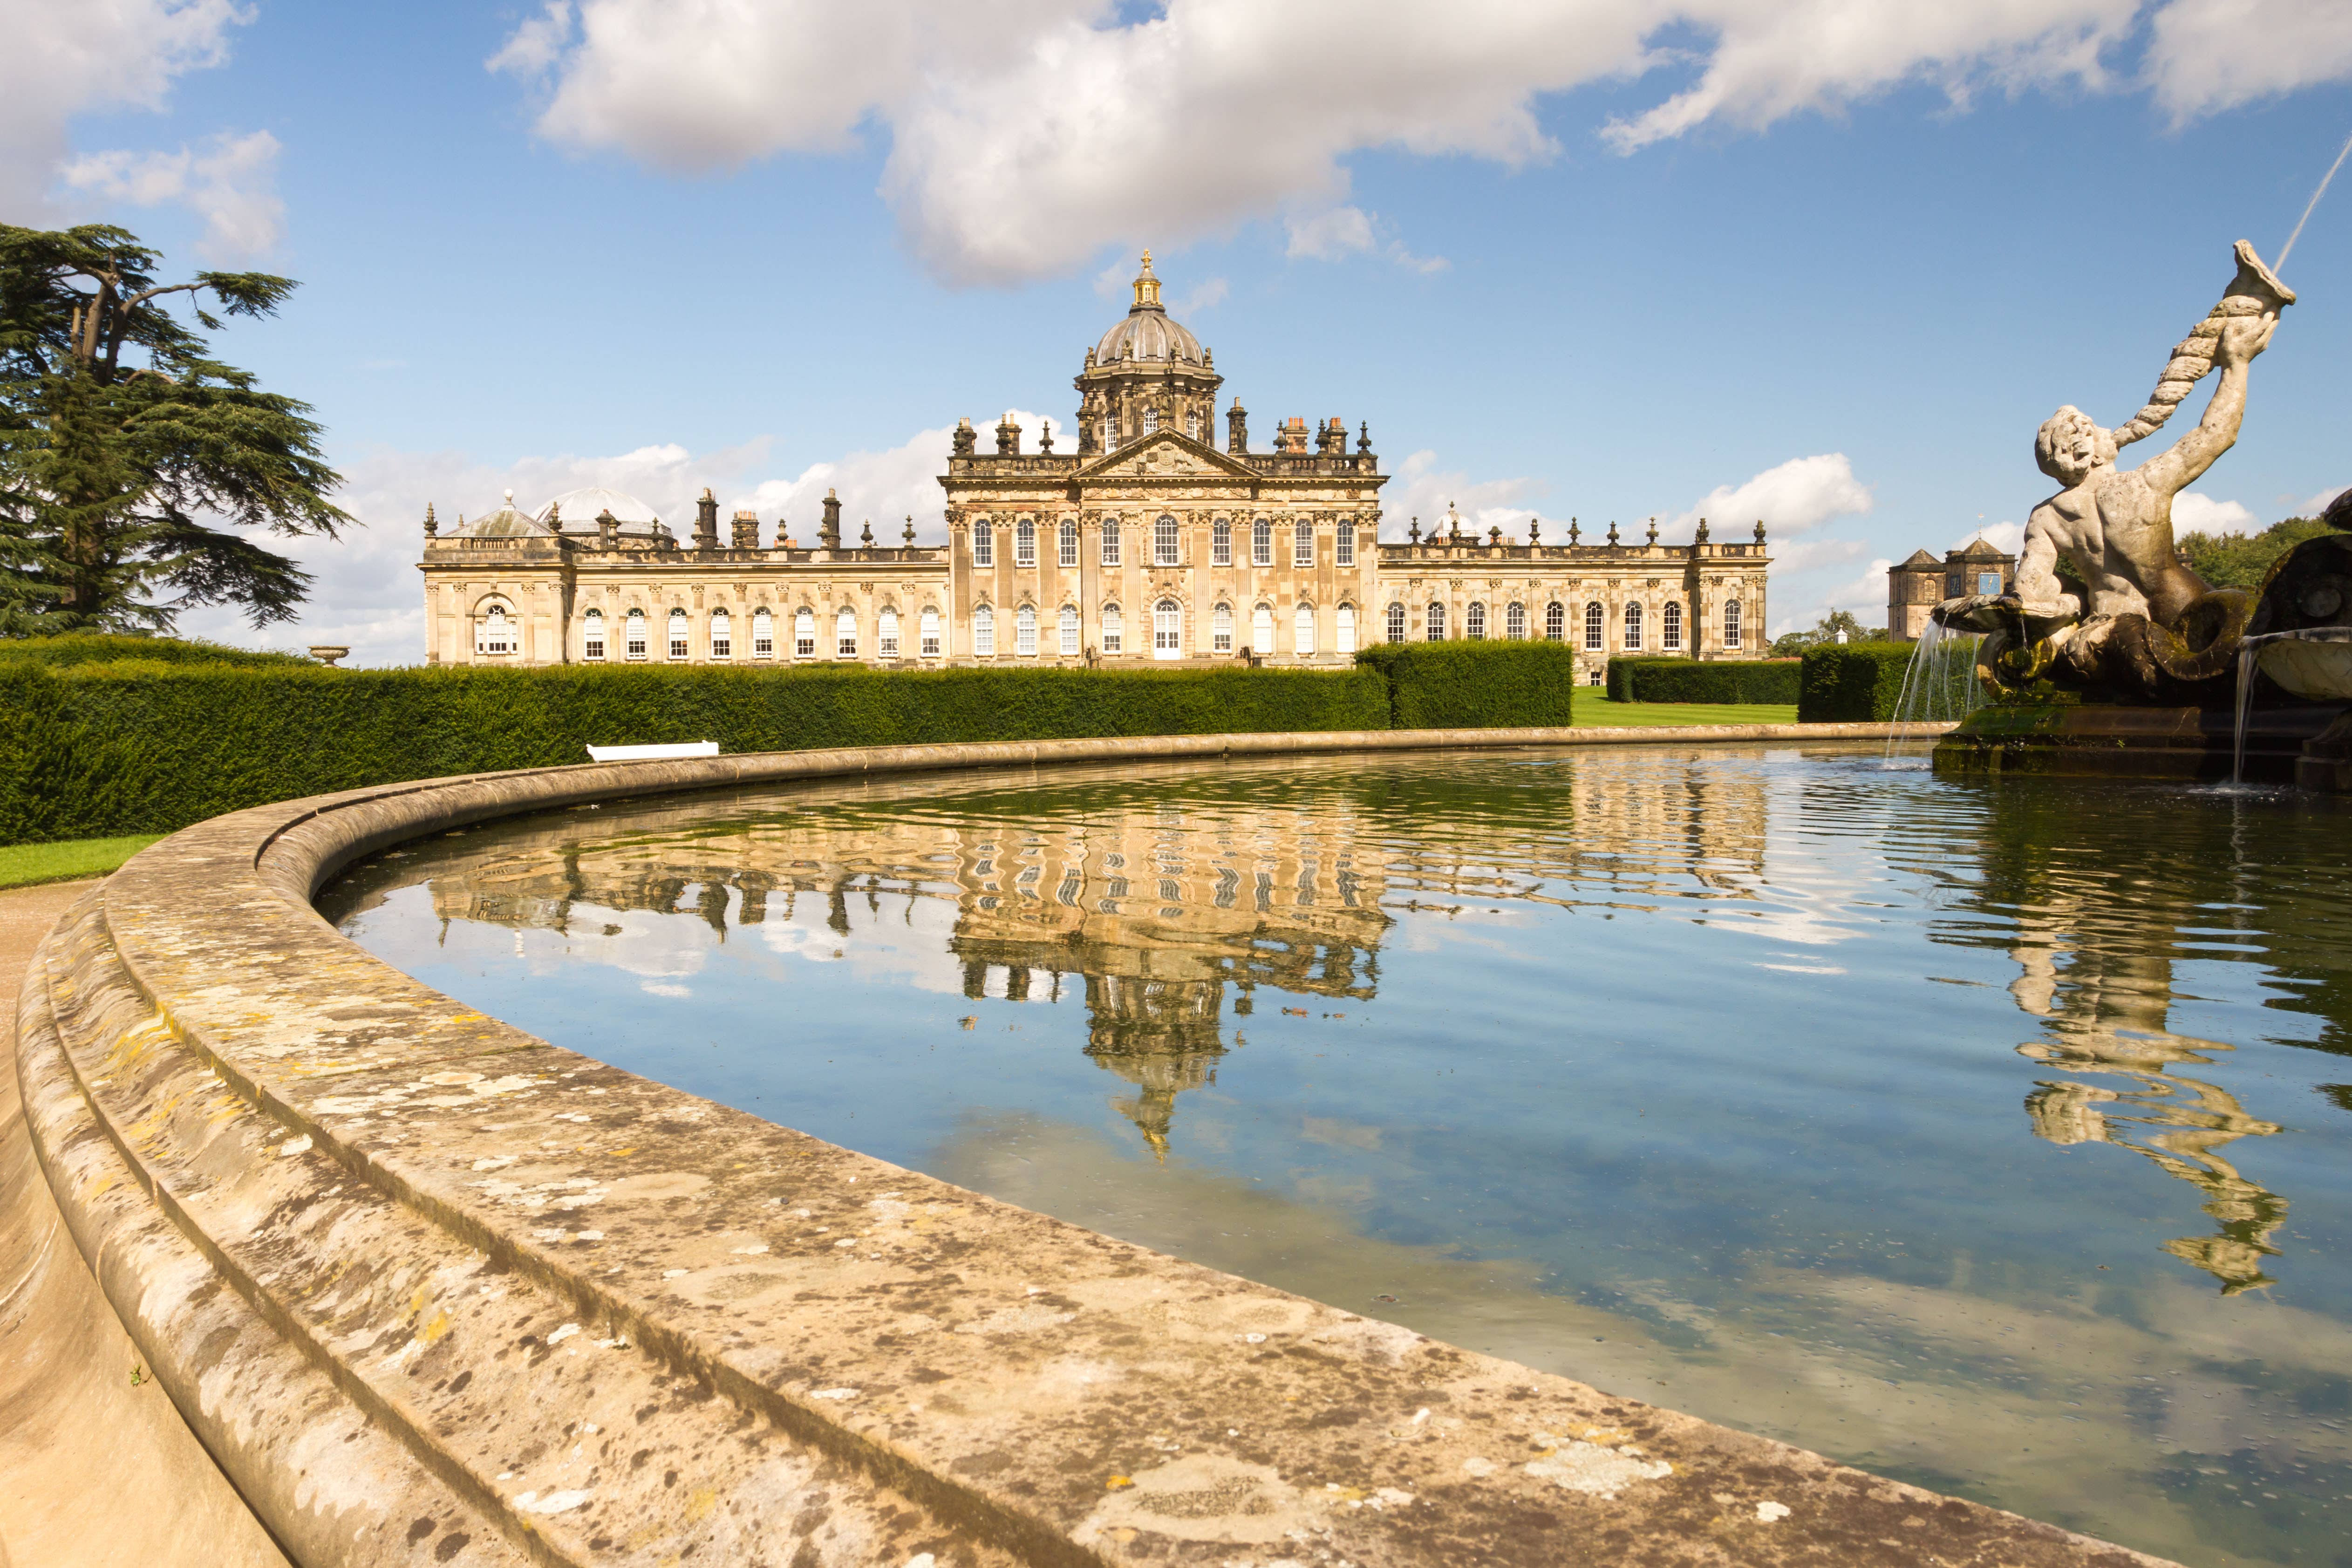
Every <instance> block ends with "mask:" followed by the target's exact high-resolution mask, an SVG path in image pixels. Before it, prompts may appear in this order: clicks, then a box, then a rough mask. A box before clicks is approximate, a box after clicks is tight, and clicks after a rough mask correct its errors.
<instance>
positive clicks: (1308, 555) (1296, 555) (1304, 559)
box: [1290, 517, 1315, 566]
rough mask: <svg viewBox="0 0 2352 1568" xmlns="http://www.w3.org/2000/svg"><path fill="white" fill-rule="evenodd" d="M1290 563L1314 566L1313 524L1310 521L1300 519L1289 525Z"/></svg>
mask: <svg viewBox="0 0 2352 1568" xmlns="http://www.w3.org/2000/svg"><path fill="white" fill-rule="evenodd" d="M1290 563H1291V564H1292V565H1293V566H1312V565H1314V564H1315V524H1314V522H1313V521H1311V520H1310V519H1307V518H1303V517H1302V518H1300V519H1299V520H1298V521H1297V522H1294V523H1292V524H1291V525H1290Z"/></svg>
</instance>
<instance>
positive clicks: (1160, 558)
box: [1151, 517, 1176, 566]
mask: <svg viewBox="0 0 2352 1568" xmlns="http://www.w3.org/2000/svg"><path fill="white" fill-rule="evenodd" d="M1151 559H1152V562H1153V563H1154V564H1157V565H1160V566H1173V565H1175V564H1176V520H1175V519H1174V518H1172V517H1163V518H1161V519H1160V521H1157V522H1155V523H1153V524H1152V525H1151Z"/></svg>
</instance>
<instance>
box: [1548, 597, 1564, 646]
mask: <svg viewBox="0 0 2352 1568" xmlns="http://www.w3.org/2000/svg"><path fill="white" fill-rule="evenodd" d="M1567 636H1568V612H1567V611H1566V610H1564V609H1562V608H1561V607H1560V604H1559V600H1557V599H1554V600H1553V601H1552V602H1551V603H1550V604H1549V605H1545V606H1544V640H1545V641H1547V642H1559V641H1562V640H1563V639H1565V638H1566V637H1567Z"/></svg>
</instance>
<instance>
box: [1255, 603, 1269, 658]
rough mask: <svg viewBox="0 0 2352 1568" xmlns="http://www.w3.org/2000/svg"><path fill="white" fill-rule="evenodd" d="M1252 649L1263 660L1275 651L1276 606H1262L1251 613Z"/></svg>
mask: <svg viewBox="0 0 2352 1568" xmlns="http://www.w3.org/2000/svg"><path fill="white" fill-rule="evenodd" d="M1250 647H1253V648H1255V649H1256V650H1257V655H1258V657H1259V658H1265V656H1266V655H1268V654H1270V653H1272V652H1273V651H1274V606H1273V605H1259V606H1258V607H1257V608H1256V609H1255V610H1252V611H1251V612H1250Z"/></svg>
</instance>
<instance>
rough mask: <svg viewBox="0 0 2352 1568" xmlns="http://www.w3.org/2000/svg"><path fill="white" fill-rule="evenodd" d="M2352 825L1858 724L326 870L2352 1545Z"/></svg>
mask: <svg viewBox="0 0 2352 1568" xmlns="http://www.w3.org/2000/svg"><path fill="white" fill-rule="evenodd" d="M2347 829H2352V812H2347V811H2346V810H2344V809H2343V808H2342V807H2340V806H2338V805H2332V804H2327V803H2314V802H2310V801H2297V800H2296V799H2294V797H2292V796H2288V795H2234V796H2231V795H2216V794H2214V793H2212V792H2210V791H2204V792H2200V791H2196V790H2190V789H2186V788H2179V789H2176V788H2171V787H2168V786H2116V785H2102V784H2081V783H2073V782H2066V781H2050V780H2042V781H2009V782H2005V783H2000V784H1985V783H1979V782H1966V783H1963V782H1956V781H1948V780H1939V779H1936V778H1933V777H1932V776H1930V775H1928V774H1927V773H1923V772H1918V771H1907V772H1906V771H1889V770H1887V769H1885V767H1883V766H1882V765H1881V763H1880V761H1879V758H1878V757H1877V755H1876V754H1875V753H1874V752H1872V753H1864V752H1853V751H1840V750H1837V749H1833V748H1831V749H1819V750H1815V749H1806V750H1801V751H1796V750H1789V751H1782V750H1765V749H1761V748H1753V749H1744V750H1743V749H1731V748H1716V749H1696V750H1670V749H1665V748H1651V749H1643V750H1638V751H1616V750H1611V751H1597V752H1556V753H1555V752H1511V753H1496V754H1486V755H1466V756H1453V757H1430V756H1399V757H1373V758H1360V759H1349V760H1343V761H1325V760H1316V761H1307V762H1274V763H1229V764H1222V765H1198V764H1194V765H1185V766H1178V767H1159V768H1136V767H1122V768H1119V769H1116V770H1113V769H1104V770H1097V771H1088V772H1085V773H1072V772H1068V771H1060V772H1055V773H988V774H959V775H950V776H943V777H936V778H930V779H925V780H920V781H913V782H904V783H899V784H883V785H866V786H839V787H834V786H816V787H809V788H804V789H799V790H793V791H770V792H762V793H759V794H744V795H724V796H712V795H693V796H686V797H674V798H670V799H667V800H661V801H654V802H646V803H638V804H635V805H614V806H607V807H604V808H603V809H601V810H593V809H580V810H573V811H570V812H564V813H558V814H552V815H548V816H537V817H530V818H524V819H520V820H518V821H514V822H509V823H504V824H499V825H495V826H488V827H484V828H480V829H476V830H473V831H470V832H466V833H461V834H457V835H451V836H447V837H441V838H436V839H434V840H431V841H429V842H427V843H426V844H424V845H422V846H418V847H413V848H410V849H405V850H400V851H395V852H393V853H391V854H387V855H384V856H383V857H380V858H377V859H375V860H373V861H371V862H368V863H366V864H364V865H362V866H361V867H358V868H354V869H353V870H352V872H351V873H349V874H348V875H347V876H346V877H345V878H344V879H342V880H341V882H339V883H338V884H337V885H336V886H335V887H334V888H333V889H330V891H329V893H328V894H327V896H326V897H325V898H324V899H323V900H321V902H322V906H323V907H324V908H325V909H326V910H327V912H328V915H329V918H331V919H332V920H335V921H339V922H340V923H341V928H342V929H343V930H344V931H346V932H348V933H349V934H350V935H352V937H354V938H355V939H356V940H358V941H359V942H362V944H364V945H365V946H367V947H368V948H369V949H371V950H372V951H373V952H376V953H378V954H379V955H381V956H382V957H383V958H384V959H385V960H387V961H388V962H390V963H394V964H395V965H397V966H399V967H400V968H402V969H404V970H406V971H407V972H409V973H412V974H415V975H416V976H418V977H420V978H422V979H423V980H425V981H426V982H428V983H429V984H433V985H436V986H437V987H439V988H440V989H441V990H443V991H445V992H446V993H448V994H451V995H453V996H456V997H458V998H461V999H463V1000H464V1001H466V1002H467V1003H469V1004H472V1005H476V1006H479V1007H481V1008H484V1009H486V1010H488V1011H489V1012H492V1013H495V1014H497V1015H498V1016H500V1017H503V1018H506V1019H509V1020H510V1021H511V1022H513V1023H515V1024H517V1025H520V1026H522V1027H524V1028H526V1029H530V1030H531V1031H533V1032H534V1033H537V1034H539V1035H541V1036H544V1037H547V1038H548V1039H550V1040H552V1041H555V1042H557V1043H559V1044H562V1045H564V1046H568V1047H572V1048H573V1049H576V1050H580V1051H583V1052H585V1053H587V1054H589V1055H591V1056H594V1057H598V1058H603V1059H604V1060H606V1061H610V1062H613V1063H615V1064H617V1065H619V1066H622V1067H625V1068H631V1069H634V1070H635V1071H637V1072H640V1073H644V1074H646V1075H647V1076H650V1077H653V1078H656V1079H661V1080H663V1081H664V1082H667V1083H670V1084H673V1085H676V1086H677V1087H678V1088H681V1089H689V1090H692V1091H694V1092H696V1093H698V1094H704V1095H708V1096H709V1097H711V1098H713V1099H716V1100H722V1101H725V1102H727V1103H729V1104H731V1105H735V1106H739V1107H741V1108H743V1109H745V1110H751V1111H753V1112H756V1113H758V1114H760V1115H762V1116H766V1117H770V1118H772V1119H773V1120H776V1121H782V1122H786V1123H789V1124H791V1125H793V1126H795V1127H799V1128H803V1129H805V1130H807V1131H812V1132H814V1133H817V1134H818V1135H820V1136H823V1137H825V1138H829V1139H833V1140H835V1141H837V1142H842V1143H845V1144H850V1145H853V1146H855V1147H856V1148H858V1149H862V1150H865V1151H866V1152H870V1153H874V1154H877V1155H879V1156H881V1157H883V1158H885V1159H887V1160H892V1161H896V1162H898V1163H902V1164H906V1165H909V1166H913V1167H917V1168H919V1169H921V1170H925V1171H929V1172H931V1173H935V1174H937V1175H940V1176H942V1177H945V1178H947V1179H949V1180H951V1181H955V1182H959V1183H962V1184H967V1185H969V1186H972V1187H976V1188H979V1189H981V1190H982V1191H985V1192H989V1193H992V1194H997V1195H998V1196H1001V1197H1003V1198H1007V1199H1010V1200H1012V1201H1013V1202H1015V1203H1019V1204H1024V1205H1029V1206H1031V1207H1034V1208H1038V1209H1042V1210H1045V1211H1047V1212H1049V1213H1052V1214H1055V1215H1061V1216H1063V1217H1065V1218H1067V1219H1070V1220H1074V1221H1076V1222H1078V1223H1080V1224H1083V1225H1087V1226H1094V1227H1096V1228H1097V1229H1100V1230H1104V1231H1108V1232H1111V1233H1113V1234H1115V1235H1118V1236H1122V1237H1129V1238H1131V1239H1133V1240H1136V1241H1139V1242H1142V1243H1144V1244H1146V1245H1149V1246H1151V1247H1160V1248H1163V1249H1165V1250H1167V1251H1170V1252H1173V1253H1177V1254H1180V1255H1181V1256H1183V1257H1186V1258H1193V1259H1196V1260H1198V1261H1200V1262H1202V1263H1206V1264H1210V1265H1213V1266H1215V1267H1218V1268H1227V1269H1231V1270H1233V1271H1234V1272H1236V1273H1239V1274H1244V1275H1247V1276H1249V1277H1251V1278H1253V1279H1262V1280H1265V1281H1267V1282H1269V1283H1272V1284H1275V1285H1278V1286H1282V1287H1285V1288H1286V1289H1293V1290H1297V1291H1301V1292H1304V1293H1306V1294H1307V1295H1311V1296H1316V1297H1319V1298H1321V1299H1323V1300H1328V1301H1331V1302H1335V1303H1337V1304H1339V1305H1340V1306H1343V1307H1346V1308H1348V1309H1349V1310H1356V1311H1360V1312H1364V1313H1367V1314H1370V1315H1373V1316H1378V1317H1383V1318H1388V1319H1392V1320H1394V1321H1398V1322H1401V1323H1405V1324H1409V1325H1410V1326H1412V1328H1414V1329H1417V1330H1420V1331H1423V1332H1426V1333H1430V1334H1433V1335H1436V1336H1439V1337H1441V1338H1444V1339H1447V1340H1451V1341H1454V1342H1458V1343H1462V1344H1465V1345H1469V1346H1473V1347H1475V1348H1476V1349H1479V1350H1485V1351H1491V1352H1495V1353H1496V1354H1499V1355H1505V1356H1510V1357H1514V1358H1516V1359H1517V1360H1520V1361H1524V1362H1528V1363H1532V1364H1535V1365H1538V1366H1541V1367H1545V1368H1548V1369H1550V1370H1553V1371H1557V1372H1560V1373H1567V1374H1569V1375H1570V1376H1573V1377H1577V1378H1581V1379H1584V1380H1586V1381H1588V1382H1591V1383H1594V1384H1599V1385H1601V1387H1603V1388H1606V1389H1609V1390H1612V1391H1613V1392H1616V1393H1621V1394H1632V1395H1635V1396H1638V1397H1641V1398H1643V1399H1648V1400H1652V1401H1655V1402H1657V1403H1660V1404H1664V1405H1673V1406H1675V1407H1678V1408H1680V1409H1684V1410H1688V1411H1691V1412H1694V1413H1696V1414H1698V1415H1705V1416H1709V1417H1712V1418H1713V1419H1716V1420H1718V1421H1723V1422H1727V1423H1729V1424H1731V1425H1733V1426H1741V1427H1746V1428H1748V1429H1750V1430H1754V1431H1759V1432H1764V1433H1769V1434H1770V1435H1772V1436H1779V1437H1783V1438H1787V1439H1789V1440H1790V1441H1792V1442H1796V1443H1801V1444H1803V1445H1805V1446H1807V1447H1812V1448H1817V1449H1820V1450H1822V1451H1823V1452H1826V1453H1829V1454H1832V1455H1834V1456H1835V1457H1837V1458H1841V1459H1845V1460H1849V1461H1851V1462H1853V1463H1855V1464H1858V1465H1862V1466H1864V1467H1866V1468H1871V1469H1874V1470H1876V1471H1879V1472H1880V1473H1882V1474H1885V1475H1891V1476H1895V1477H1900V1478H1902V1479H1908V1480H1914V1481H1917V1482H1920V1483H1922V1484H1925V1485H1928V1486H1933V1487H1937V1488H1940V1489H1946V1490H1949V1491H1954V1492H1958V1493H1961V1494H1964V1495H1967V1496H1969V1497H1974V1498H1979V1499H1982V1500H1985V1501H1988V1502H1991V1503H1995V1504H1998V1505H2000V1506H2001V1507H2004V1508H2011V1509H2015V1510H2020V1511H2021V1512H2024V1513H2028V1514H2032V1515H2035V1516H2037V1517H2041V1518H2044V1519H2049V1520H2052V1521H2056V1522H2059V1523H2063V1524H2065V1525H2068V1526H2071V1527H2074V1528H2076V1529H2080V1530H2084V1531H2091V1532H2094V1533H2095V1534H2099V1535H2103V1536H2106V1537H2109V1538H2111V1539H2114V1540H2116V1541H2120V1542H2126V1543H2128V1544H2131V1545H2134V1546H2137V1547H2140V1548H2142V1549H2145V1550H2148V1551H2153V1552H2159V1553H2162V1554H2165V1555H2168V1556H2173V1557H2177V1558H2179V1559H2181V1560H2183V1561H2186V1562H2189V1563H2200V1564H2203V1563H2215V1564H2223V1563H2299V1564H2300V1563H2323V1564H2347V1563H2352V1059H2347V1058H2352V920H2347V913H2346V900H2347V891H2352V832H2347Z"/></svg>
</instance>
